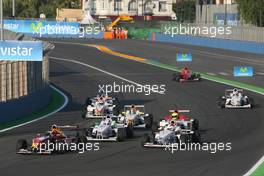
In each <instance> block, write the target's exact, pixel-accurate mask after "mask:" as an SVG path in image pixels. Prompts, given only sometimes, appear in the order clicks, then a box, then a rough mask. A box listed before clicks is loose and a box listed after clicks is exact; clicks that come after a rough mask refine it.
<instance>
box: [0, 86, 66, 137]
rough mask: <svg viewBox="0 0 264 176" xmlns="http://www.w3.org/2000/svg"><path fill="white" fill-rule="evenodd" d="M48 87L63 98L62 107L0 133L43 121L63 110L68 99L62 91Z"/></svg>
mask: <svg viewBox="0 0 264 176" xmlns="http://www.w3.org/2000/svg"><path fill="white" fill-rule="evenodd" d="M50 87H51V88H52V89H54V90H55V91H57V92H58V93H59V94H61V95H62V96H63V98H64V103H63V105H62V106H60V107H59V108H57V109H56V110H54V111H52V112H50V113H48V114H46V115H44V116H41V117H39V118H37V119H34V120H30V121H28V122H25V123H21V124H19V125H15V126H12V127H9V128H5V129H2V130H0V133H2V132H5V131H9V130H12V129H15V128H18V127H21V126H25V125H28V124H30V123H33V122H36V121H39V120H41V119H44V118H46V117H49V116H51V115H53V114H55V113H57V112H59V111H60V110H62V109H63V108H65V106H66V105H67V104H68V102H69V99H68V97H67V96H66V95H65V94H64V93H63V92H62V91H60V90H59V89H57V88H56V87H54V86H52V85H50Z"/></svg>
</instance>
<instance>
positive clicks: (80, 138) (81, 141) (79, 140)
mask: <svg viewBox="0 0 264 176" xmlns="http://www.w3.org/2000/svg"><path fill="white" fill-rule="evenodd" d="M86 142H87V139H86V137H85V136H83V135H82V136H78V137H77V143H78V144H79V143H84V144H85V143H86Z"/></svg>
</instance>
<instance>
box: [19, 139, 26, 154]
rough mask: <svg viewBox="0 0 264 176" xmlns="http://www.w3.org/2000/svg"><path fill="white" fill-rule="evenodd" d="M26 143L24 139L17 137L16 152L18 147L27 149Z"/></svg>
mask: <svg viewBox="0 0 264 176" xmlns="http://www.w3.org/2000/svg"><path fill="white" fill-rule="evenodd" d="M27 148H28V143H27V141H26V140H25V139H19V140H18V141H17V143H16V152H18V151H19V150H20V149H27Z"/></svg>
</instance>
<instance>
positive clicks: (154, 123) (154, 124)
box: [151, 121, 159, 132]
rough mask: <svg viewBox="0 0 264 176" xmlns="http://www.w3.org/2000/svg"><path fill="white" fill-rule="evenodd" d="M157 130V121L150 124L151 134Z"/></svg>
mask: <svg viewBox="0 0 264 176" xmlns="http://www.w3.org/2000/svg"><path fill="white" fill-rule="evenodd" d="M158 128H159V123H158V122H157V121H154V122H153V124H152V128H151V129H152V132H155V131H157V130H158Z"/></svg>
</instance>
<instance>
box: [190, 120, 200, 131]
mask: <svg viewBox="0 0 264 176" xmlns="http://www.w3.org/2000/svg"><path fill="white" fill-rule="evenodd" d="M192 130H193V131H196V130H199V121H198V120H197V119H194V120H193V124H192Z"/></svg>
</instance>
